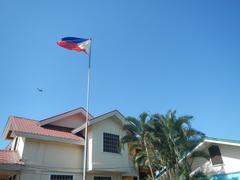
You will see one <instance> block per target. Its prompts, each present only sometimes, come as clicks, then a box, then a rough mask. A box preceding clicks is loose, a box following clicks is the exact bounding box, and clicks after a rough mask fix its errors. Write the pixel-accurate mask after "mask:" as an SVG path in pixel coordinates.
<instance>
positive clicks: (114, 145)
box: [103, 133, 120, 153]
mask: <svg viewBox="0 0 240 180" xmlns="http://www.w3.org/2000/svg"><path fill="white" fill-rule="evenodd" d="M103 152H111V153H120V147H119V136H118V135H115V134H110V133H103Z"/></svg>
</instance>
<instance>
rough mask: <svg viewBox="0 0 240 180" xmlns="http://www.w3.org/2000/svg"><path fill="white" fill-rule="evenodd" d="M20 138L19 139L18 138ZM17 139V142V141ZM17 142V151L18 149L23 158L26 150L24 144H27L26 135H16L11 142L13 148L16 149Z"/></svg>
mask: <svg viewBox="0 0 240 180" xmlns="http://www.w3.org/2000/svg"><path fill="white" fill-rule="evenodd" d="M17 139H18V140H17ZM16 140H17V142H16ZM15 143H17V144H16V151H18V153H19V155H20V158H22V154H23V150H24V144H25V138H24V137H17V136H16V137H14V139H13V141H12V144H11V150H12V151H14V146H15Z"/></svg>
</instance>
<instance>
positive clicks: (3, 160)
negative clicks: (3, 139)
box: [0, 150, 23, 164]
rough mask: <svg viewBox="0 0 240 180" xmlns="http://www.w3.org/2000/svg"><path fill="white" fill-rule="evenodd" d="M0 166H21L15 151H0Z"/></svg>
mask: <svg viewBox="0 0 240 180" xmlns="http://www.w3.org/2000/svg"><path fill="white" fill-rule="evenodd" d="M0 164H23V162H21V161H20V156H19V154H18V152H16V151H10V150H0Z"/></svg>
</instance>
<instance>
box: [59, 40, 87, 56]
mask: <svg viewBox="0 0 240 180" xmlns="http://www.w3.org/2000/svg"><path fill="white" fill-rule="evenodd" d="M57 44H58V45H59V46H61V47H64V48H66V49H69V50H75V51H78V52H81V51H83V52H85V53H86V54H88V55H89V53H90V46H91V39H83V38H76V37H65V38H62V39H61V40H60V41H58V42H57Z"/></svg>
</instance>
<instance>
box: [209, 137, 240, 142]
mask: <svg viewBox="0 0 240 180" xmlns="http://www.w3.org/2000/svg"><path fill="white" fill-rule="evenodd" d="M205 139H206V140H213V141H224V142H229V143H237V144H240V140H236V139H225V138H216V137H209V136H206V137H205Z"/></svg>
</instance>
